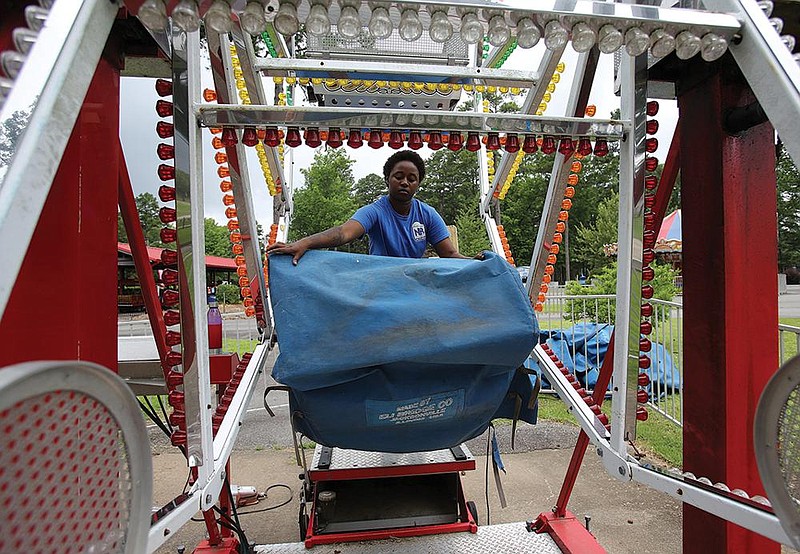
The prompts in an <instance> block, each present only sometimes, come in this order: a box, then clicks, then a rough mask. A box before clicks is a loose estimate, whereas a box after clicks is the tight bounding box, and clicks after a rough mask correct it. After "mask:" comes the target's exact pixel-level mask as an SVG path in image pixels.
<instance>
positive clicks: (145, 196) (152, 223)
mask: <svg viewBox="0 0 800 554" xmlns="http://www.w3.org/2000/svg"><path fill="white" fill-rule="evenodd" d="M160 209H161V206H160V205H159V203H158V200H156V197H155V196H153V195H152V194H150V193H149V192H143V193H141V194H140V195H138V196H137V197H136V211H138V212H139V222H140V223H141V225H142V233H144V242H145V244H147V246H153V247H157V248H162V247H163V246H164V243H163V242H161V229H162V228H163V227H164V224H163V223H162V222H161V219H160V218H159V217H158V210H160ZM117 240H119V241H120V242H128V234H127V233H126V232H125V225H124V224H123V222H122V214H121V213H117Z"/></svg>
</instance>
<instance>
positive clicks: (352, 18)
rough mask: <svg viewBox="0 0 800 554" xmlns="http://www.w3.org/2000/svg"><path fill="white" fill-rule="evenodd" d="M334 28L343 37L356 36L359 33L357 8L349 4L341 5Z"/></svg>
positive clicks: (359, 24)
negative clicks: (340, 11)
mask: <svg viewBox="0 0 800 554" xmlns="http://www.w3.org/2000/svg"><path fill="white" fill-rule="evenodd" d="M336 28H337V29H338V31H339V34H340V35H342V36H343V37H344V38H348V39H354V38H357V37H358V35H360V34H361V19H360V18H359V17H358V10H357V9H355V8H354V7H353V6H351V5H347V4H346V5H343V6H342V13H341V15H339V21H338V22H337V23H336Z"/></svg>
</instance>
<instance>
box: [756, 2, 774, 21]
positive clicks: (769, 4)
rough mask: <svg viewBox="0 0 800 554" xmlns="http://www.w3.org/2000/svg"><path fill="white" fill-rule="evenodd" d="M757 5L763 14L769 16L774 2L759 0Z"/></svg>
mask: <svg viewBox="0 0 800 554" xmlns="http://www.w3.org/2000/svg"><path fill="white" fill-rule="evenodd" d="M758 7H759V8H761V11H763V12H764V15H766V16H767V17H771V16H772V10H773V8H774V7H775V4H773V3H772V0H759V2H758Z"/></svg>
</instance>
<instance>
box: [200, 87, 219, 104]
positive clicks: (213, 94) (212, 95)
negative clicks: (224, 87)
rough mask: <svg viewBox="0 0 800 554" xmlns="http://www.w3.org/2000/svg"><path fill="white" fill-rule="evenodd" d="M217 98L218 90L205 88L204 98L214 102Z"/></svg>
mask: <svg viewBox="0 0 800 554" xmlns="http://www.w3.org/2000/svg"><path fill="white" fill-rule="evenodd" d="M216 99H217V91H215V90H214V89H210V88H207V89H204V90H203V100H205V101H206V102H214V101H215V100H216Z"/></svg>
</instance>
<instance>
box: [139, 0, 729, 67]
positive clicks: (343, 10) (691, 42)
mask: <svg viewBox="0 0 800 554" xmlns="http://www.w3.org/2000/svg"><path fill="white" fill-rule="evenodd" d="M308 1H309V3H310V9H309V11H308V15H307V17H306V19H305V21H303V22H302V23H303V24H304V26H305V32H306V33H308V34H309V35H312V36H326V35H328V34H329V33H330V32H331V26H332V22H331V17H330V13H329V7H330V4H331V1H332V0H308ZM335 1H336V2H338V4H339V12H340V13H339V19H338V20H337V22H336V30H337V32H338V34H339V35H340V36H341V37H342V38H344V39H351V40H352V39H357V38H359V37H360V36H361V35H362V33H363V32H364V24H363V21H362V20H361V17H360V15H359V7H360V6H361V3H362V0H335ZM300 2H301V0H280V4H279V7H278V10H277V12H276V13H275V14H274V20H273V25H274V26H275V30H277V31H278V32H279V33H281V34H282V35H285V36H292V35H294V34H295V33H297V32H298V31H299V30H300V26H301V21H300V18H299V15H298V10H297V8H298V5H299V4H300ZM369 7H370V10H371V11H370V17H369V20H368V21H367V25H366V28H367V31H368V32H369V34H370V35H371V36H372V37H374V38H376V39H386V38H388V37H390V36H391V35H392V33H393V32H394V24H393V22H392V18H391V16H390V13H389V10H390V9H392V8H391V3H390V2H380V1H376V2H372V1H371V2H369ZM397 9H398V10H399V11H400V23H399V25H398V28H397V32H398V34H399V35H400V37H401V38H403V39H404V40H406V41H409V42H413V41H416V40H418V39H419V38H420V37H421V36H422V34H423V31H424V27H423V23H422V20H421V19H420V9H424V10H426V11H427V12H428V14H429V15H430V24H429V25H428V35H429V36H430V38H431V40H433V41H434V42H440V43H443V42H447V41H448V40H450V39H451V38H452V37H453V35H454V34H455V29H454V27H453V23H452V21H451V20H450V15H449V14H450V11H451V9H454V10H455V12H456V15H457V16H458V17H459V19H460V27H459V31H458V33H459V36H460V38H461V40H462V41H463V42H465V43H467V44H477V43H478V42H480V41H481V40H483V39H484V37H486V40H487V41H488V42H489V44H491V45H493V46H498V47H499V46H503V45H505V44H507V43H508V42H509V41H510V40H512V38H513V39H515V40H516V42H517V45H518V46H520V47H521V48H532V47H534V46H536V45H537V44H538V43H539V41H540V40H544V44H545V46H546V47H547V48H548V49H550V50H558V49H560V48H562V47H564V46H565V45H566V44H567V42H569V41H570V40H571V41H572V47H573V48H574V49H575V51H576V52H587V51H589V50H590V49H591V48H592V47H594V46H595V45H597V47H598V49H599V50H600V51H601V52H603V53H606V54H610V53H613V52H616V51H617V50H619V49H620V48H622V47H624V48H625V50H626V52H627V53H628V54H630V55H631V56H638V55H640V54H644V53H645V52H647V51H648V49H649V50H650V52H651V54H652V55H653V56H654V57H656V58H661V57H664V56H666V55H667V54H670V53H671V52H673V51H675V53H676V54H677V56H678V57H679V58H681V59H684V60H685V59H689V58H691V57H693V56H695V55H697V54H698V53H699V54H700V55H701V56H702V58H703V59H704V60H706V61H713V60H716V59H718V58H719V57H720V56H722V55H723V54H724V53H725V52H726V50H727V48H728V42H727V40H726V39H725V38H723V37H722V36H720V35H718V34H716V33H705V34H702V35H701V34H698V33H695V32H693V31H690V30H678V31H672V30H669V29H668V28H666V27H664V28H656V29H654V30H653V31H652V32H649V33H648V32H647V31H645V30H644V29H643V28H642V27H641V26H639V25H637V24H635V23H634V24H631V25H629V26H618V24H617V23H614V22H609V21H606V22H602V21H599V22H598V21H583V20H581V19H580V18H579V17H578V16H575V17H559V16H556V15H546V14H537V15H534V14H529V13H521V12H512V13H511V16H510V18H506V16H505V14H504V12H503V10H498V9H488V8H484V9H478V8H473V7H457V8H451V7H450V6H446V5H441V4H435V5H431V6H427V7H422V8H421V7H420V6H419V5H416V4H399V5H398V7H397ZM138 15H139V19H141V20H142V22H143V23H144V25H145V26H147V27H148V28H150V29H151V30H161V29H164V28H165V27H166V25H167V12H166V6H165V4H164V0H145V2H144V3H143V4H142V6H141V8H140V9H139V14H138ZM203 17H204V21H205V24H206V27H208V28H209V29H211V30H213V31H216V32H219V33H227V32H230V31H231V29H232V27H233V21H232V19H231V7H230V3H229V0H214V2H213V3H212V4H211V6H210V7H209V8H208V10H207V11H206V13H205V15H204V16H203ZM270 17H272V14H270ZM238 18H239V20H240V22H241V25H242V28H243V29H244V30H245V32H247V33H250V34H251V35H259V34H261V33H262V32H263V31H264V30H266V25H267V13H266V12H265V6H264V4H263V0H249V1H248V2H247V4H246V6H245V8H244V10H243V11H242V12H241V13H239V14H238ZM172 19H173V21H174V23H175V24H176V25H177V26H178V27H179V28H181V29H184V30H186V31H195V30H197V29H199V27H200V11H199V8H198V4H197V1H196V0H181V1H180V2H179V3H178V4H177V5H176V6H175V8H174V9H173V11H172ZM509 19H510V23H509Z"/></svg>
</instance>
